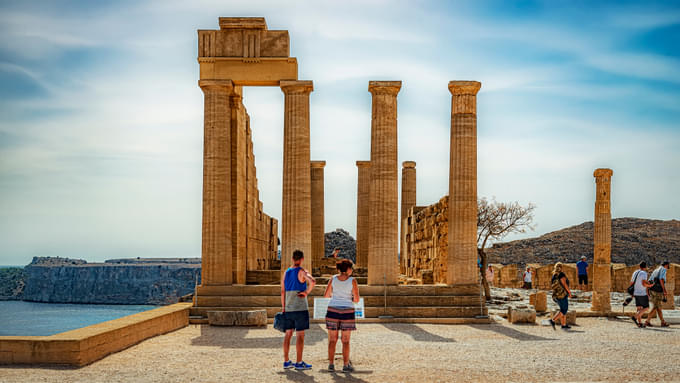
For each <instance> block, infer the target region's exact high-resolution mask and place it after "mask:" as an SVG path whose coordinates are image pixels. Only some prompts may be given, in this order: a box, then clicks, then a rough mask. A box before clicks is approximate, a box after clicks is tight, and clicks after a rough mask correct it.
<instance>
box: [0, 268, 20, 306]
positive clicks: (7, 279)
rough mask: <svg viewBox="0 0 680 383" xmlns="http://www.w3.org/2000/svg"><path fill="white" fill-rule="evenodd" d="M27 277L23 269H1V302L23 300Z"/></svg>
mask: <svg viewBox="0 0 680 383" xmlns="http://www.w3.org/2000/svg"><path fill="white" fill-rule="evenodd" d="M24 279H25V275H24V269H23V268H21V267H5V268H0V300H2V301H15V300H21V297H22V296H23V293H24V285H25V282H24Z"/></svg>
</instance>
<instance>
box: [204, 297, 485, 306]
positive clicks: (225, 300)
mask: <svg viewBox="0 0 680 383" xmlns="http://www.w3.org/2000/svg"><path fill="white" fill-rule="evenodd" d="M314 298H317V297H314V296H310V297H307V303H308V304H309V306H312V305H313V304H314ZM363 298H364V306H366V307H382V306H384V305H385V297H384V296H380V295H368V296H365V297H363ZM480 303H481V298H480V297H479V296H478V295H472V296H455V295H441V296H413V295H403V296H387V306H389V307H412V306H425V307H427V306H479V305H480ZM280 305H281V296H280V295H278V296H274V295H266V296H230V295H227V296H197V297H196V306H199V307H200V306H208V307H220V306H230V307H252V306H256V307H257V306H261V307H276V306H280Z"/></svg>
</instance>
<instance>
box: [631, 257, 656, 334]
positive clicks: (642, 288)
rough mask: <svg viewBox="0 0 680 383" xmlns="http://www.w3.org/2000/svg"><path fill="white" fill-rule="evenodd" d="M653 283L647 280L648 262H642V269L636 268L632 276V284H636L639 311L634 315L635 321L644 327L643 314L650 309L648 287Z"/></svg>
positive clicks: (634, 294) (636, 302)
mask: <svg viewBox="0 0 680 383" xmlns="http://www.w3.org/2000/svg"><path fill="white" fill-rule="evenodd" d="M652 285H653V283H649V282H648V281H647V262H640V269H639V270H635V272H634V273H633V276H632V277H631V278H630V286H634V291H633V297H634V298H635V306H636V307H637V312H636V313H635V315H634V316H633V317H632V318H633V322H635V324H636V325H637V326H638V327H640V328H642V327H645V325H644V324H642V315H643V314H644V313H645V311H647V310H648V309H649V297H648V296H647V287H651V286H652Z"/></svg>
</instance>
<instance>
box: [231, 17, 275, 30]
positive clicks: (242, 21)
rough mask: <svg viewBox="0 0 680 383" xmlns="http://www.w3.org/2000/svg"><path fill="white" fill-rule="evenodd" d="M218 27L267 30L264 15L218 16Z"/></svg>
mask: <svg viewBox="0 0 680 383" xmlns="http://www.w3.org/2000/svg"><path fill="white" fill-rule="evenodd" d="M220 29H222V30H224V29H263V30H267V22H266V21H265V19H264V17H220Z"/></svg>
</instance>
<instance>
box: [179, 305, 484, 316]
mask: <svg viewBox="0 0 680 383" xmlns="http://www.w3.org/2000/svg"><path fill="white" fill-rule="evenodd" d="M258 309H259V310H262V309H264V310H267V317H268V318H273V317H274V315H276V313H277V312H280V311H281V307H192V308H191V310H190V313H191V315H192V316H202V317H207V312H208V311H250V310H258ZM487 313H488V311H487V309H486V307H485V308H483V309H482V310H480V308H479V306H455V307H452V306H446V307H441V306H432V307H387V309H386V310H385V309H384V308H383V307H366V308H365V313H364V315H365V316H366V317H367V318H377V317H379V316H381V315H391V316H393V317H395V318H473V317H474V316H476V315H480V314H483V315H487ZM309 315H310V318H311V317H312V316H313V310H312V309H311V308H310V309H309Z"/></svg>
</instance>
